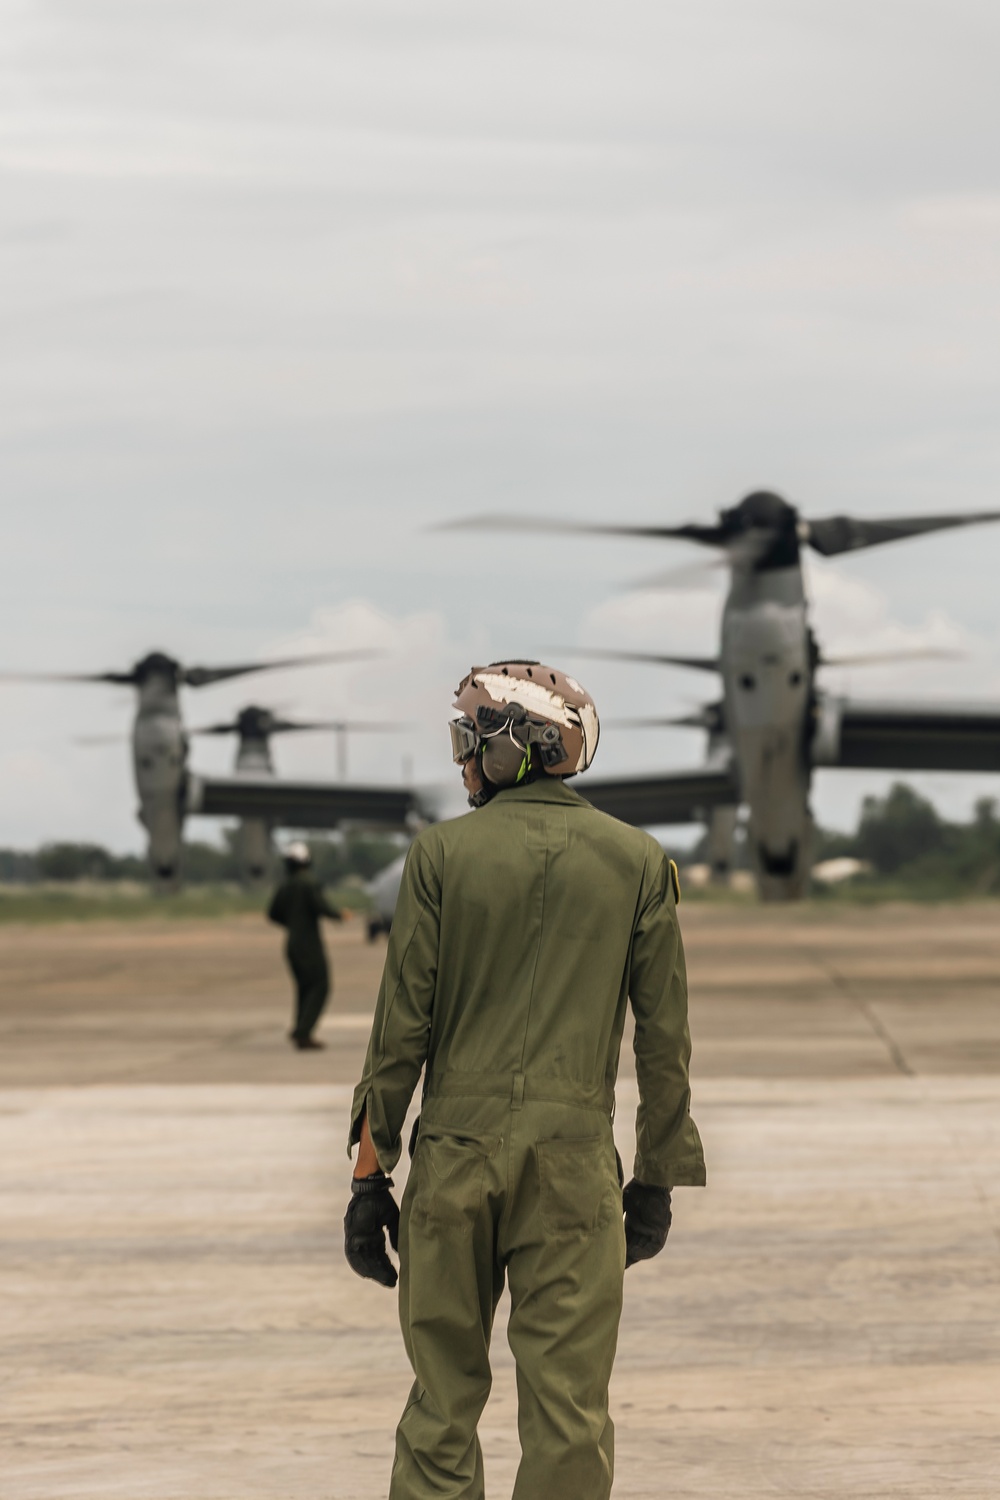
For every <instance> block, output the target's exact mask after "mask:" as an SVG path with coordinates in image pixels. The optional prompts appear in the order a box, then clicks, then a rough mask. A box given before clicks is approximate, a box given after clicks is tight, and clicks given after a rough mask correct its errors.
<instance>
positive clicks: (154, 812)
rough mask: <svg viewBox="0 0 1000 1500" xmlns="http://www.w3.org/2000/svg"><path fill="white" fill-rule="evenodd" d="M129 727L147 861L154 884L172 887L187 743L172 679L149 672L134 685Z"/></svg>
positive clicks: (176, 868) (178, 850) (165, 672)
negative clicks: (136, 696)
mask: <svg viewBox="0 0 1000 1500" xmlns="http://www.w3.org/2000/svg"><path fill="white" fill-rule="evenodd" d="M137 687H138V693H139V707H138V711H137V713H136V716H135V722H134V724H133V726H132V765H133V771H134V775H135V786H136V791H137V793H138V795H139V818H140V820H141V822H142V824H143V825H144V827H145V829H146V832H147V834H148V837H149V860H150V864H151V866H152V868H153V873H154V875H155V877H156V879H157V880H158V881H160V882H161V883H163V884H166V885H171V884H173V883H174V882H175V881H176V880H177V877H178V874H179V871H180V855H181V829H182V825H183V794H184V778H185V774H186V770H187V748H188V747H187V737H186V735H185V733H184V725H183V722H182V720H181V710H180V702H179V700H178V696H177V682H176V676H175V674H174V673H173V672H172V671H171V670H170V669H169V668H166V669H164V670H163V671H159V670H157V669H156V668H152V669H150V670H148V671H147V672H146V673H145V674H144V675H143V676H142V677H141V678H140V680H139V682H138V684H137Z"/></svg>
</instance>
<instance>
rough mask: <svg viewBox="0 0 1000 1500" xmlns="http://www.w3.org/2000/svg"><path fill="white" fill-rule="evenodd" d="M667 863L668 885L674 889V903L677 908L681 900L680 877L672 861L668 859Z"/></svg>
mask: <svg viewBox="0 0 1000 1500" xmlns="http://www.w3.org/2000/svg"><path fill="white" fill-rule="evenodd" d="M667 863H668V865H669V866H670V884H671V885H672V886H673V888H674V901H675V903H676V904H677V905H678V906H679V905H680V900H681V877H680V874H679V872H678V869H677V866H676V865H675V864H674V861H673V860H672V859H669V860H667Z"/></svg>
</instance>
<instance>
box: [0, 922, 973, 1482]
mask: <svg viewBox="0 0 1000 1500" xmlns="http://www.w3.org/2000/svg"><path fill="white" fill-rule="evenodd" d="M682 914H683V918H684V932H685V939H686V943H687V949H688V961H689V968H690V972H691V992H692V1029H693V1034H694V1043H695V1058H694V1068H693V1080H694V1089H695V1103H694V1113H695V1117H696V1119H697V1120H698V1123H699V1125H700V1127H701V1130H702V1134H703V1136H704V1139H705V1145H706V1151H707V1154H708V1161H709V1179H710V1181H709V1187H708V1188H707V1189H706V1190H682V1191H678V1192H677V1193H676V1194H675V1222H674V1229H673V1231H672V1233H671V1237H670V1240H669V1243H668V1246H667V1249H666V1251H665V1252H664V1254H663V1255H662V1256H661V1257H660V1258H659V1259H658V1260H656V1261H654V1262H652V1263H650V1264H648V1265H645V1266H639V1267H635V1268H633V1269H632V1270H630V1271H629V1273H628V1277H627V1280H626V1309H625V1317H624V1322H623V1327H622V1338H621V1346H620V1355H619V1360H618V1366H617V1370H616V1375H615V1384H614V1390H613V1410H614V1415H615V1418H616V1422H617V1429H618V1478H617V1482H616V1487H615V1495H616V1497H618V1500H625V1497H629V1500H632V1497H635V1500H637V1497H649V1500H653V1497H656V1500H660V1497H663V1496H665V1495H669V1496H671V1497H672V1500H708V1497H714V1500H718V1497H733V1500H735V1497H740V1500H758V1497H760V1500H763V1497H773V1496H794V1497H796V1500H806V1497H809V1500H811V1497H817V1500H818V1497H834V1496H837V1497H840V1496H845V1497H846V1496H851V1497H861V1500H876V1497H877V1500H881V1497H897V1496H898V1497H902V1496H906V1497H908V1500H940V1497H942V1496H962V1497H968V1500H994V1497H996V1496H997V1495H1000V1323H998V1316H997V1314H998V1306H1000V1110H998V1106H1000V920H998V919H1000V908H997V907H996V906H986V905H983V906H966V907H950V908H949V907H939V908H931V907H919V908H917V907H894V908H885V909H879V910H850V909H847V908H840V907H835V908H832V907H831V908H815V907H813V908H799V909H790V910H775V909H768V910H763V911H762V910H756V909H747V908H729V907H708V906H691V907H687V908H682ZM330 942H331V949H332V953H333V958H334V966H335V974H336V993H335V998H334V1002H333V1004H332V1005H331V1008H330V1011H329V1012H328V1015H327V1017H326V1018H325V1020H324V1026H323V1033H322V1034H323V1036H324V1037H325V1040H326V1041H327V1043H328V1050H327V1051H325V1052H323V1053H316V1054H309V1055H306V1054H298V1053H295V1052H293V1051H292V1049H291V1048H290V1047H289V1046H288V1043H287V1041H286V1040H285V1031H286V1029H287V1024H288V1015H287V1013H288V1008H289V1006H288V995H287V983H286V979H285V975H284V971H283V968H282V965H281V961H280V948H279V941H278V939H277V936H276V934H275V933H274V932H273V930H269V929H268V928H267V927H266V925H265V924H264V923H263V922H257V921H254V920H252V919H243V918H240V919H235V920H232V921H221V922H216V923H212V922H198V923H185V924H180V923H173V922H169V921H164V922H160V923H156V924H145V925H135V926H133V925H132V924H121V925H110V924H109V925H104V924H101V925H96V924H95V925H86V924H84V925H80V926H60V927H38V928H27V927H25V928H7V929H5V930H3V931H0V1223H2V1226H3V1229H2V1235H0V1333H2V1349H3V1356H2V1362H0V1454H2V1455H3V1457H2V1460H0V1473H2V1479H0V1494H2V1496H3V1500H62V1497H70V1496H72V1497H84V1496H85V1497H93V1500H111V1497H125V1500H146V1497H149V1500H243V1497H265V1496H266V1497H275V1500H277V1497H281V1500H289V1497H292V1500H377V1497H379V1496H383V1495H384V1494H385V1492H386V1483H387V1476H388V1470H389V1465H390V1461H391V1451H392V1432H393V1428H394V1425H395V1421H396V1418H397V1416H398V1414H399V1411H400V1409H401V1407H402V1404H403V1401H404V1399H405V1394H406V1391H407V1389H408V1385H409V1379H408V1372H407V1368H406V1362H405V1357H404V1355H403V1351H402V1345H401V1341H400V1335H399V1331H398V1327H397V1324H396V1312H395V1299H394V1297H393V1296H392V1295H391V1294H388V1293H386V1292H385V1291H383V1290H382V1289H381V1288H378V1287H376V1286H374V1285H372V1284H370V1283H363V1282H361V1281H359V1280H357V1279H356V1278H355V1277H353V1276H352V1275H351V1273H350V1272H349V1271H348V1270H347V1268H346V1265H345V1264H344V1261H343V1258H342V1250H341V1219H342V1216H343V1211H344V1207H345V1205H346V1194H347V1184H348V1174H349V1166H348V1162H347V1158H346V1155H345V1151H344V1137H345V1130H346V1113H347V1103H348V1100H349V1097H350V1085H351V1084H352V1083H353V1080H354V1078H355V1077H356V1075H357V1073H358V1071H359V1067H360V1062H361V1057H362V1055H363V1051H364V1046H365V1042H366V1039H367V1026H368V1016H369V1015H370V1010H371V1006H372V1003H373V1000H374V995H375V991H376V988H377V984H378V977H379V971H380V967H381V961H382V956H383V952H384V949H383V948H382V947H375V948H372V947H369V946H368V945H367V944H365V943H364V942H363V940H362V935H361V933H360V931H358V930H357V929H354V930H351V929H348V930H346V931H343V932H341V931H339V930H338V931H334V932H331V934H330ZM634 1103H635V1090H634V1082H633V1075H632V1070H631V1067H630V1065H629V1063H628V1061H627V1060H626V1062H625V1065H624V1066H623V1071H622V1080H621V1087H620V1089H619V1107H618V1114H617V1119H616V1132H617V1134H618V1137H619V1145H620V1147H621V1149H622V1152H623V1155H624V1156H625V1158H626V1163H627V1162H628V1159H629V1156H630V1154H631V1150H632V1141H631V1117H632V1111H633V1109H634ZM398 1180H399V1181H400V1182H401V1176H400V1178H398ZM503 1319H504V1308H503V1307H501V1310H500V1318H499V1322H498V1328H497V1332H496V1336H495V1343H494V1348H495V1352H496V1361H495V1365H496V1383H495V1387H494V1393H493V1397H492V1398H491V1401H490V1404H489V1406H488V1408H487V1412H486V1416H485V1418H484V1422H483V1424H482V1429H481V1431H482V1437H483V1445H484V1450H485V1454H486V1464H487V1484H488V1493H489V1494H490V1495H491V1496H497V1497H499V1496H504V1495H509V1493H510V1488H511V1484H512V1480H513V1474H514V1469H515V1466H516V1461H517V1444H516V1426H515V1403H514V1390H513V1371H512V1362H511V1359H510V1356H509V1353H508V1351H507V1348H506V1343H505V1340H504V1337H503ZM553 1500H563V1497H553ZM566 1500H570V1497H566ZM572 1500H576V1497H572ZM581 1500H585V1497H581Z"/></svg>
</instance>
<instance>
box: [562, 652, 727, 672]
mask: <svg viewBox="0 0 1000 1500" xmlns="http://www.w3.org/2000/svg"><path fill="white" fill-rule="evenodd" d="M552 649H553V652H554V653H560V654H562V653H564V654H565V655H566V656H586V657H590V658H593V659H595V660H601V661H638V662H647V663H649V664H651V665H653V666H657V667H691V668H692V669H693V670H694V671H696V672H718V670H719V663H718V661H717V660H716V658H715V657H714V656H659V655H657V654H656V653H654V652H650V651H600V650H597V649H589V648H587V647H585V646H554V647H553V648H552Z"/></svg>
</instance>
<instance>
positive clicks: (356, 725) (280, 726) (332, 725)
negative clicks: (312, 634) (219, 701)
mask: <svg viewBox="0 0 1000 1500" xmlns="http://www.w3.org/2000/svg"><path fill="white" fill-rule="evenodd" d="M241 727H242V726H241V725H240V724H238V723H236V722H235V721H233V722H230V723H228V724H202V725H199V727H198V728H197V729H189V730H188V731H187V733H188V734H239V732H240V729H241ZM413 727H414V726H413V725H412V724H410V723H404V722H402V721H399V722H393V723H391V724H386V723H384V722H379V723H375V722H374V721H373V722H371V723H369V722H368V721H367V720H365V719H273V720H272V721H271V722H270V723H269V724H268V725H267V726H266V729H265V731H264V732H265V734H266V735H268V736H270V735H272V734H296V733H299V732H303V733H306V732H312V731H314V730H320V731H322V730H328V731H330V730H337V731H339V730H346V731H348V732H349V733H353V732H355V731H356V732H358V733H363V734H377V733H379V732H380V731H384V732H385V733H395V731H396V730H399V729H412V728H413Z"/></svg>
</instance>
